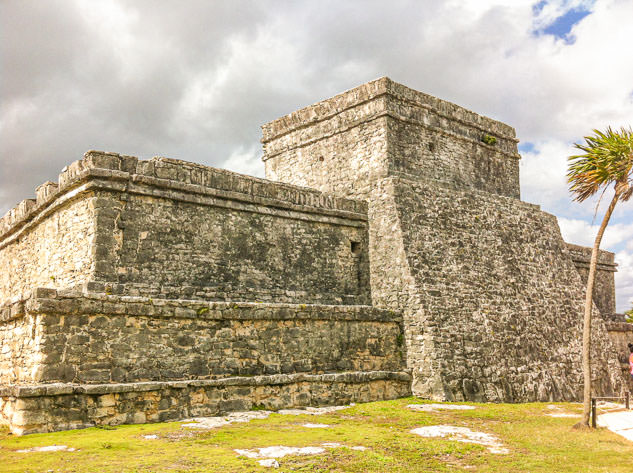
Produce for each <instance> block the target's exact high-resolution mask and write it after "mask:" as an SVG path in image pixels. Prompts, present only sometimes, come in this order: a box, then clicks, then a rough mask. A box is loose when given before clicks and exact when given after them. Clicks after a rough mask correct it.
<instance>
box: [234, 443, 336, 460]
mask: <svg viewBox="0 0 633 473" xmlns="http://www.w3.org/2000/svg"><path fill="white" fill-rule="evenodd" d="M234 451H235V452H236V453H237V454H238V455H242V456H244V457H247V458H283V457H285V456H286V455H319V454H321V453H325V448H323V447H284V446H281V445H279V446H275V447H264V448H254V449H235V450H234Z"/></svg>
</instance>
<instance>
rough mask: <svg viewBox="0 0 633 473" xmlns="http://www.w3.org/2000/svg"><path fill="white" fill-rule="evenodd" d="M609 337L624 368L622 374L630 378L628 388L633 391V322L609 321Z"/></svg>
mask: <svg viewBox="0 0 633 473" xmlns="http://www.w3.org/2000/svg"><path fill="white" fill-rule="evenodd" d="M606 325H607V330H608V332H609V338H611V342H612V343H613V345H614V346H615V349H616V350H617V353H618V359H619V361H620V367H621V369H622V375H623V377H624V378H625V379H627V380H628V384H627V388H628V390H629V391H630V392H631V393H633V379H632V378H631V374H630V373H631V367H630V366H629V355H630V351H629V346H628V345H629V343H633V324H630V323H627V322H607V324H606Z"/></svg>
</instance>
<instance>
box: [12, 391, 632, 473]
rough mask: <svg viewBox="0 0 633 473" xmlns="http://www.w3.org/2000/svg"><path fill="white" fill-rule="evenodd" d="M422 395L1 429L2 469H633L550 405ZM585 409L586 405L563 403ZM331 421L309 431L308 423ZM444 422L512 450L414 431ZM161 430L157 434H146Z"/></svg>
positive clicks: (621, 449) (601, 436) (621, 445)
mask: <svg viewBox="0 0 633 473" xmlns="http://www.w3.org/2000/svg"><path fill="white" fill-rule="evenodd" d="M413 402H415V403H420V402H425V401H420V400H418V399H415V398H408V399H399V400H396V401H385V402H374V403H369V404H360V405H357V406H354V407H351V408H349V409H346V410H342V411H337V412H335V413H332V414H329V415H324V416H307V415H306V416H288V415H286V416H282V415H278V414H273V415H271V416H270V417H269V418H267V419H262V420H253V421H251V422H249V423H241V424H240V423H238V424H232V425H230V426H225V427H220V428H217V429H214V430H211V431H204V432H198V431H191V430H190V429H183V428H181V426H180V423H177V422H173V423H165V424H145V425H123V426H118V427H115V428H107V429H104V428H91V429H85V430H74V431H67V432H56V433H50V434H34V435H26V436H23V437H15V436H11V435H9V433H8V431H7V429H6V428H3V430H0V472H15V473H27V472H37V473H40V472H48V471H53V472H90V473H93V472H104V473H105V472H117V473H119V472H125V473H149V472H170V473H177V472H242V471H243V472H251V471H253V472H254V471H297V472H325V471H332V472H358V473H361V472H407V473H408V472H448V471H451V472H452V471H477V472H504V473H505V472H583V473H585V472H630V471H631V470H632V467H631V458H633V443H632V442H629V441H627V440H625V439H624V438H622V437H620V436H618V435H616V434H613V433H611V432H609V431H608V430H604V429H598V430H594V431H581V430H575V429H573V428H572V426H573V424H574V423H576V422H577V420H578V419H574V418H553V417H548V416H546V415H545V414H546V413H547V412H548V409H547V404H472V405H476V406H477V409H475V410H470V411H441V412H431V413H427V412H415V411H411V410H409V409H407V408H406V407H405V406H406V405H407V404H410V403H413ZM557 406H559V407H560V408H562V409H564V410H566V411H573V412H579V410H580V406H579V405H578V404H557ZM307 422H311V423H324V424H330V425H331V426H332V428H329V429H309V428H305V427H302V426H301V424H303V423H307ZM435 424H450V425H456V426H465V427H469V428H471V429H473V430H478V431H482V432H487V433H491V434H494V435H496V436H497V437H499V438H500V439H501V441H502V442H503V444H504V446H505V447H507V448H509V449H510V454H508V455H499V454H492V453H490V452H488V450H487V449H486V448H485V447H483V446H479V445H473V444H467V443H462V442H455V441H450V440H445V439H427V438H421V437H418V436H416V435H414V434H411V433H410V432H409V431H410V430H411V429H412V428H415V427H422V426H425V425H435ZM150 434H156V435H158V437H159V438H158V439H156V440H147V439H144V438H143V436H144V435H150ZM324 442H339V443H341V444H344V445H346V446H348V447H351V446H356V445H362V446H365V447H367V448H368V449H367V450H366V451H362V452H361V451H355V450H351V449H349V448H336V449H331V450H327V452H326V453H325V454H323V455H317V456H294V457H284V458H281V459H279V463H280V465H281V467H280V468H279V469H278V470H274V469H270V468H264V467H262V466H260V465H259V464H258V463H257V460H253V459H248V458H244V457H240V456H238V455H237V454H236V453H235V452H234V451H233V449H235V448H257V447H266V446H272V445H285V446H318V445H320V444H321V443H324ZM54 444H56V445H67V446H68V447H73V448H76V449H78V451H75V452H34V453H18V452H17V451H16V450H19V449H26V448H30V447H37V446H47V445H54Z"/></svg>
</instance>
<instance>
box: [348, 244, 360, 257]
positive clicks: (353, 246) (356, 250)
mask: <svg viewBox="0 0 633 473" xmlns="http://www.w3.org/2000/svg"><path fill="white" fill-rule="evenodd" d="M350 248H351V250H352V254H353V255H358V254H360V241H352V242H350Z"/></svg>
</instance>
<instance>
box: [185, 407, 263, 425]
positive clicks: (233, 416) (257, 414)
mask: <svg viewBox="0 0 633 473" xmlns="http://www.w3.org/2000/svg"><path fill="white" fill-rule="evenodd" d="M270 414H272V411H244V412H231V413H229V414H227V415H225V416H222V417H195V418H193V419H186V420H185V421H184V422H189V423H187V424H183V425H182V426H181V427H188V428H192V429H215V428H216V427H222V426H225V425H229V424H232V423H234V422H249V421H251V420H253V419H266V418H267V417H268V416H270Z"/></svg>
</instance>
